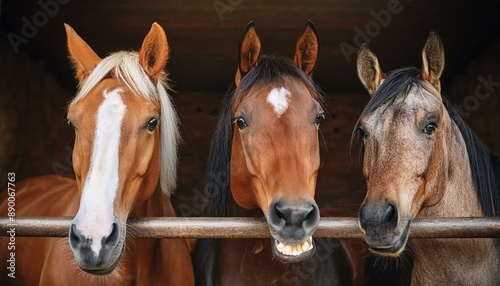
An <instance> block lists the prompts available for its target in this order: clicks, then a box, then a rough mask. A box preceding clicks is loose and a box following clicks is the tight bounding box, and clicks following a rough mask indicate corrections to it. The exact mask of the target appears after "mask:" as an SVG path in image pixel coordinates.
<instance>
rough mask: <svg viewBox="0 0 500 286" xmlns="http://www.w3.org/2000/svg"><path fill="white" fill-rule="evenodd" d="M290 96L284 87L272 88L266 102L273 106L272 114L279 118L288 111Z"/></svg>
mask: <svg viewBox="0 0 500 286" xmlns="http://www.w3.org/2000/svg"><path fill="white" fill-rule="evenodd" d="M291 95H292V94H291V93H290V92H289V91H288V90H287V89H286V88H284V87H280V88H273V89H272V90H271V92H269V94H268V95H267V99H266V101H267V102H268V103H270V104H271V105H272V106H273V108H274V112H275V113H276V115H278V117H280V116H281V115H282V114H283V113H284V112H285V111H286V110H287V109H288V103H289V101H290V96H291Z"/></svg>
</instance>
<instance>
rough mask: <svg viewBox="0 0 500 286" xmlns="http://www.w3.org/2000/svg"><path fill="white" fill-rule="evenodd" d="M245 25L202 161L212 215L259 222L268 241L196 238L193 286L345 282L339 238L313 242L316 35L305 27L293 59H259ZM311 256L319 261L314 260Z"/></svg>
mask: <svg viewBox="0 0 500 286" xmlns="http://www.w3.org/2000/svg"><path fill="white" fill-rule="evenodd" d="M260 48H261V43H260V40H259V37H258V35H257V33H256V30H255V26H254V24H253V22H250V23H249V24H248V25H247V26H246V28H245V30H244V34H243V36H242V39H241V41H240V46H239V67H238V69H237V72H236V77H235V85H236V88H235V89H234V91H233V92H231V93H230V94H229V95H228V96H227V97H226V99H225V102H224V104H223V110H222V111H221V116H220V118H219V121H218V125H217V130H216V133H215V135H214V138H213V141H212V146H211V152H210V156H209V162H208V170H207V178H206V191H207V194H208V195H207V196H208V198H207V199H210V200H211V206H212V210H211V213H210V215H212V216H240V217H242V216H245V217H248V216H253V217H262V216H265V218H266V219H267V223H268V225H269V230H270V232H271V236H272V238H271V240H270V241H269V240H268V239H221V240H200V241H199V242H198V245H197V247H196V251H195V255H194V260H193V262H194V265H195V275H196V281H197V282H196V283H197V284H198V285H269V284H273V285H285V284H290V283H292V284H293V285H336V284H339V283H341V282H342V283H344V282H345V281H348V282H347V283H350V282H351V279H352V277H351V274H350V273H351V271H350V269H349V267H348V263H347V261H346V257H345V254H344V253H343V250H342V249H341V246H340V243H339V242H338V241H337V240H321V241H318V240H316V242H315V240H313V239H312V235H313V233H314V231H315V229H316V227H317V225H318V222H319V219H320V213H319V210H318V206H317V205H316V202H315V201H314V193H315V188H316V177H317V173H318V168H319V166H320V156H319V140H318V129H319V125H320V122H321V121H322V120H323V119H324V117H325V112H324V110H323V108H322V101H323V98H322V97H321V96H320V94H319V93H318V89H317V87H316V86H315V85H314V83H313V82H312V79H311V74H312V72H313V70H314V68H315V66H316V62H317V58H318V37H317V33H316V30H315V28H314V26H313V24H312V23H311V22H308V23H307V25H306V27H305V29H304V31H303V33H302V35H301V36H300V37H299V39H298V42H297V45H296V53H295V59H294V61H293V62H292V61H290V60H288V59H285V58H279V57H275V56H260ZM315 253H316V255H315Z"/></svg>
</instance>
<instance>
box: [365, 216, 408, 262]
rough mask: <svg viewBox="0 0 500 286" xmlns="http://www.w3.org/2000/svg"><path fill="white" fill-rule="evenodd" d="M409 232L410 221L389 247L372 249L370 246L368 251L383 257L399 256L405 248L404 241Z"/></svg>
mask: <svg viewBox="0 0 500 286" xmlns="http://www.w3.org/2000/svg"><path fill="white" fill-rule="evenodd" d="M409 230H410V221H409V222H408V224H407V225H406V227H405V230H404V231H403V233H402V234H401V235H400V236H399V238H398V240H397V241H396V242H395V243H393V244H392V245H391V246H388V247H372V246H370V250H371V251H372V252H374V253H376V254H379V255H383V256H399V255H400V254H401V253H402V252H403V250H404V248H405V246H406V241H407V240H408V232H409Z"/></svg>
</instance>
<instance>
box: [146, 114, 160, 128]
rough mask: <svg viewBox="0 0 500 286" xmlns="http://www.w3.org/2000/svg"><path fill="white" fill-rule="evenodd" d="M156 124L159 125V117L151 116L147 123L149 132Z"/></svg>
mask: <svg viewBox="0 0 500 286" xmlns="http://www.w3.org/2000/svg"><path fill="white" fill-rule="evenodd" d="M156 125H158V118H155V117H153V118H151V119H150V120H149V122H148V124H147V125H146V129H147V130H148V131H149V132H153V131H154V130H155V128H156Z"/></svg>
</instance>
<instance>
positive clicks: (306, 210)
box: [267, 199, 320, 263]
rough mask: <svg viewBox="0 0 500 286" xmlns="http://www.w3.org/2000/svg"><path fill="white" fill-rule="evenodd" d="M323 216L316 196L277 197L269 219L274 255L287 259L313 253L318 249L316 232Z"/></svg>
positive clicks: (307, 255)
mask: <svg viewBox="0 0 500 286" xmlns="http://www.w3.org/2000/svg"><path fill="white" fill-rule="evenodd" d="M319 218H320V216H319V210H318V206H317V205H316V203H315V202H314V201H312V200H303V201H300V202H287V201H285V200H282V199H275V200H273V201H272V202H271V204H270V206H269V211H268V216H267V221H268V223H269V229H270V232H271V236H272V238H271V248H272V250H273V254H274V256H275V257H276V258H277V259H278V260H280V261H282V262H285V263H291V262H299V261H302V260H304V259H306V258H309V257H311V256H312V255H313V254H314V252H315V245H314V241H313V239H312V235H313V233H314V231H315V230H316V227H317V226H318V223H319Z"/></svg>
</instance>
